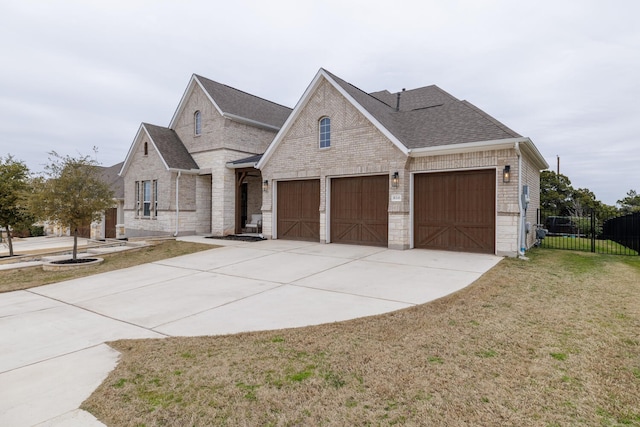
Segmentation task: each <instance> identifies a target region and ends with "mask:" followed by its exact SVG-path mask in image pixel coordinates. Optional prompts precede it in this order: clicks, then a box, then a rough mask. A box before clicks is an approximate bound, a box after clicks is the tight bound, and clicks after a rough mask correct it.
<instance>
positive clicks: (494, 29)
mask: <svg viewBox="0 0 640 427" xmlns="http://www.w3.org/2000/svg"><path fill="white" fill-rule="evenodd" d="M638 16H640V1H637V0H602V1H592V0H562V1H558V0H553V1H547V0H538V1H528V2H524V1H512V0H447V1H444V0H441V1H434V0H416V1H413V0H394V1H388V0H387V1H379V0H362V1H361V0H323V1H316V0H271V1H268V2H266V1H262V0H257V1H251V0H234V1H220V0H210V1H196V0H180V1H177V0H176V1H168V0H127V1H120V0H109V1H86V0H79V1H70V0H55V1H53V0H52V1H47V0H40V1H33V0H0V61H1V62H0V63H1V66H0V156H2V157H6V155H8V154H11V155H13V156H14V158H16V159H18V160H21V161H24V162H25V163H26V164H27V165H28V166H29V168H30V169H31V171H32V172H39V171H42V170H43V166H44V165H45V164H46V163H47V159H48V157H49V156H48V154H47V153H49V152H51V151H56V152H57V153H59V154H61V155H71V156H78V155H91V156H92V157H93V158H95V159H96V160H97V161H98V162H99V163H101V164H102V165H104V166H110V165H113V164H116V163H119V162H121V161H123V160H124V159H125V157H126V155H127V152H128V150H129V147H130V145H131V143H132V142H133V138H134V137H135V134H136V132H137V130H138V128H139V126H140V124H141V123H142V122H147V123H152V124H156V125H159V126H168V125H169V122H170V121H171V118H172V116H173V113H174V112H175V109H176V108H177V106H178V103H179V101H180V98H181V97H182V95H183V93H184V90H185V89H186V87H187V84H188V82H189V79H190V77H191V75H192V74H194V73H195V74H199V75H202V76H205V77H207V78H209V79H211V80H215V81H218V82H220V83H224V84H227V85H229V86H233V87H235V88H237V89H240V90H243V91H245V92H248V93H251V94H254V95H257V96H260V97H263V98H266V99H269V100H271V101H274V102H277V103H279V104H283V105H286V106H289V107H294V106H295V104H296V103H297V102H298V100H299V99H300V97H301V96H302V94H303V93H304V91H305V90H306V88H307V86H308V85H309V83H310V82H311V80H312V79H313V77H314V76H315V74H316V73H317V71H318V70H319V69H320V68H321V67H322V68H325V69H327V70H329V71H331V72H332V73H333V74H336V75H337V76H339V77H341V78H342V79H344V80H346V81H348V82H350V83H351V84H353V85H355V86H357V87H359V88H360V89H362V90H364V91H366V92H375V91H379V90H384V89H387V90H389V91H390V92H396V91H399V90H401V89H402V88H407V89H414V88H418V87H423V86H428V85H432V84H435V85H437V86H439V87H440V88H442V89H444V90H445V91H447V92H449V93H450V94H452V95H453V96H455V97H457V98H458V99H465V100H467V101H469V102H471V103H472V104H474V105H476V106H477V107H479V108H481V109H482V110H484V111H485V112H487V113H488V114H490V115H491V116H493V117H495V118H496V119H498V120H500V121H501V122H503V123H504V124H506V125H507V126H508V127H510V128H511V129H513V130H515V131H516V132H518V133H520V134H521V135H523V136H527V137H529V138H531V140H532V141H533V142H534V144H535V145H536V146H537V148H538V150H539V151H540V152H541V153H542V155H543V156H544V157H545V159H546V160H547V162H548V163H549V165H550V169H552V170H554V171H555V170H556V168H557V159H558V157H559V158H560V173H562V174H564V175H567V176H568V177H569V179H570V180H571V183H572V185H573V187H574V188H588V189H589V190H591V191H593V192H594V193H595V195H596V198H597V199H599V200H601V201H603V202H604V203H607V204H615V203H616V201H617V200H619V199H622V198H623V197H625V195H626V193H627V192H628V191H629V190H631V189H635V190H637V191H640V150H639V148H640V25H638V23H637V19H638ZM94 147H97V153H94V151H93V148H94Z"/></svg>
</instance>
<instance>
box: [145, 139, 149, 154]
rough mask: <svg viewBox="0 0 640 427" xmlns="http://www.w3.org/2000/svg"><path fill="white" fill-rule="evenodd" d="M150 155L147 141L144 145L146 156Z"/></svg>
mask: <svg viewBox="0 0 640 427" xmlns="http://www.w3.org/2000/svg"><path fill="white" fill-rule="evenodd" d="M148 154H149V144H148V143H147V142H146V141H145V143H144V155H145V156H146V155H148Z"/></svg>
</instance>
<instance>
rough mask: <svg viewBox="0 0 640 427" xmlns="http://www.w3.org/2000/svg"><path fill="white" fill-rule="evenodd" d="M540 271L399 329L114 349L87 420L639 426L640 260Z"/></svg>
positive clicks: (388, 326)
mask: <svg viewBox="0 0 640 427" xmlns="http://www.w3.org/2000/svg"><path fill="white" fill-rule="evenodd" d="M528 255H529V257H530V261H528V262H527V261H522V260H517V259H505V260H503V261H502V262H501V263H500V264H498V266H496V267H495V268H494V269H492V270H491V271H489V272H488V273H487V274H485V275H484V276H483V277H482V278H480V279H479V280H478V281H476V282H475V283H474V284H472V285H471V286H469V287H468V288H466V289H463V290H462V291H460V292H457V293H455V294H453V295H450V296H448V297H445V298H442V299H440V300H437V301H434V302H431V303H428V304H424V305H420V306H416V307H413V308H410V309H406V310H402V311H398V312H394V313H390V314H386V315H380V316H374V317H369V318H363V319H357V320H353V321H348V322H341V323H334V324H328V325H321V326H316V327H307V328H299V329H291V330H280V331H270V332H259V333H246V334H239V335H231V336H220V337H201V338H170V339H161V340H122V341H117V342H114V343H111V345H112V346H113V347H114V348H116V349H118V350H119V351H121V352H122V353H123V356H122V359H121V361H120V363H119V365H118V367H117V368H116V369H115V370H114V371H113V372H112V373H111V374H110V375H109V376H108V378H107V379H106V380H105V381H104V383H103V384H102V385H101V386H100V387H99V388H98V389H97V390H96V391H95V393H94V394H93V395H92V396H91V397H90V398H89V399H88V400H87V401H86V402H85V403H84V404H83V408H84V409H86V410H88V411H90V412H92V413H93V414H95V415H96V416H97V417H98V418H99V419H100V420H102V421H103V422H105V423H106V424H107V425H110V426H147V427H151V426H187V425H189V426H202V425H251V426H254V425H255V426H258V425H274V426H275V425H278V426H294V425H314V426H320V425H324V426H346V425H362V426H365V425H375V426H377V425H383V426H386V425H434V426H445V425H446V426H456V425H482V426H494V425H513V426H524V425H540V426H574V425H590V426H591V425H600V426H615V425H636V426H638V425H640V257H621V256H617V257H614V256H606V255H596V254H590V253H578V252H568V251H554V250H547V249H536V250H534V251H531V252H529V253H528ZM390 286H392V284H390Z"/></svg>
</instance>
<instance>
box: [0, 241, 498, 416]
mask: <svg viewBox="0 0 640 427" xmlns="http://www.w3.org/2000/svg"><path fill="white" fill-rule="evenodd" d="M184 240H190V241H198V242H202V243H211V244H221V245H224V247H222V248H217V249H212V250H209V251H204V252H199V253H195V254H191V255H185V256H181V257H177V258H172V259H168V260H164V261H158V262H154V263H150V264H144V265H140V266H137V267H132V268H128V269H124V270H118V271H112V272H109V273H103V274H99V275H95V276H90V277H85V278H81V279H75V280H70V281H67V282H61V283H57V284H53V285H47V286H42V287H38V288H32V289H29V290H25V291H17V292H10V293H5V294H0V425H11V426H34V425H39V426H98V425H102V424H101V423H99V422H98V421H96V420H95V418H93V417H92V416H91V415H90V414H87V413H85V412H83V411H80V410H78V409H77V408H78V407H79V406H80V404H81V403H82V401H83V400H85V399H86V398H87V397H88V396H89V395H90V394H91V392H92V391H93V390H95V388H96V387H97V386H98V385H99V384H100V383H101V382H102V381H103V380H104V378H105V377H106V375H107V374H108V373H109V372H110V371H111V370H112V369H113V368H114V367H115V365H116V364H117V360H118V357H119V354H118V353H117V352H116V351H115V350H113V349H111V348H110V347H109V346H107V345H106V344H104V343H105V342H108V341H112V340H116V339H122V338H162V337H167V336H196V335H218V334H228V333H235V332H241V331H257V330H267V329H280V328H291V327H299V326H307V325H314V324H320V323H326V322H335V321H341V320H347V319H353V318H357V317H362V316H370V315H374V314H380V313H385V312H389V311H394V310H398V309H402V308H406V307H410V306H413V305H416V304H422V303H425V302H428V301H431V300H434V299H436V298H439V297H442V296H444V295H447V294H449V293H452V292H455V291H457V290H459V289H461V288H464V287H465V286H467V285H469V284H470V283H472V282H473V281H474V280H476V279H477V278H478V277H480V276H481V275H482V274H483V273H484V272H486V271H487V270H488V269H490V268H491V267H493V266H494V265H496V264H497V263H498V261H500V259H501V258H499V257H496V256H491V255H476V254H466V253H456V252H439V251H426V250H409V251H394V250H388V249H385V248H376V247H368V246H349V245H335V244H328V245H323V244H318V243H308V242H295V241H285V240H265V241H261V242H237V241H225V240H214V239H205V238H203V237H190V238H184Z"/></svg>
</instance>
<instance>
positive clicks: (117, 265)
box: [0, 240, 216, 293]
mask: <svg viewBox="0 0 640 427" xmlns="http://www.w3.org/2000/svg"><path fill="white" fill-rule="evenodd" d="M151 243H152V244H151V246H146V247H142V248H140V249H131V250H128V251H124V252H115V253H112V254H105V255H99V256H100V258H104V262H103V263H102V264H100V265H97V266H95V267H91V268H86V269H80V270H69V271H58V272H51V271H43V270H42V267H39V266H38V267H28V268H24V269H19V270H3V271H0V293H2V292H10V291H18V290H21V289H28V288H33V287H36V286H42V285H47V284H49V283H57V282H62V281H64V280H70V279H76V278H78V277H86V276H90V275H92V274H98V273H105V272H107V271H113V270H119V269H121V268H127V267H133V266H136V265H139V264H144V263H146V262H154V261H159V260H162V259H167V258H173V257H176V256H180V255H186V254H190V253H193V252H199V251H204V250H208V249H213V248H215V247H216V246H212V245H207V244H204V243H191V242H178V241H175V240H158V241H152V242H151Z"/></svg>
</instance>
